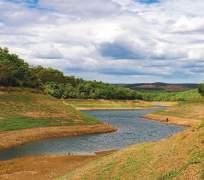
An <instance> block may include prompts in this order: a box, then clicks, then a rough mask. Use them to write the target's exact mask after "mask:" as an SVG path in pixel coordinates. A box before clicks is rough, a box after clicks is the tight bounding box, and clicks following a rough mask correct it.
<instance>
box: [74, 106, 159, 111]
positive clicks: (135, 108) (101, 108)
mask: <svg viewBox="0 0 204 180" xmlns="http://www.w3.org/2000/svg"><path fill="white" fill-rule="evenodd" d="M75 108H76V109H77V110H79V111H89V110H102V111H103V110H107V111H108V110H110V111H111V110H118V111H120V110H143V109H144V110H145V109H153V108H156V107H154V106H152V107H130V108H117V107H116V108H114V107H110V108H109V107H94V108H77V107H75Z"/></svg>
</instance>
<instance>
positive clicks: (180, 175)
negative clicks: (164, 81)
mask: <svg viewBox="0 0 204 180" xmlns="http://www.w3.org/2000/svg"><path fill="white" fill-rule="evenodd" d="M198 107H199V111H198V109H197V108H196V104H195V103H193V104H192V103H189V104H179V105H177V106H175V107H172V108H170V109H169V110H167V111H165V112H159V114H165V115H174V116H176V114H177V113H178V114H179V118H178V119H177V120H182V117H183V118H189V119H190V117H192V116H193V115H194V118H196V115H197V114H199V115H201V114H203V110H204V104H202V103H198ZM202 117H204V116H202V115H201V116H199V118H198V119H199V120H201V119H202ZM59 179H68V180H69V179H70V180H75V179H76V180H80V179H87V180H89V179H90V180H112V179H113V180H123V179H128V180H137V179H138V180H170V179H179V180H200V179H201V180H202V179H204V125H203V124H197V126H194V127H191V128H188V129H187V130H185V131H184V132H181V133H178V134H176V135H174V136H172V137H170V138H168V139H165V140H162V141H160V142H152V143H144V144H140V145H133V146H130V147H128V148H126V149H124V150H121V151H118V152H116V153H114V154H112V155H109V156H108V157H104V158H101V159H99V160H95V161H93V162H90V163H88V164H87V165H85V166H83V167H80V168H78V169H76V170H74V171H71V172H69V173H68V174H67V175H65V176H64V177H62V178H59Z"/></svg>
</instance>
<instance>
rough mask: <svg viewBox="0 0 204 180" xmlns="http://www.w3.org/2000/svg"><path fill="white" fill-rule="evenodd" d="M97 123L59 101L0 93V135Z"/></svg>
mask: <svg viewBox="0 0 204 180" xmlns="http://www.w3.org/2000/svg"><path fill="white" fill-rule="evenodd" d="M97 123H100V121H99V120H97V119H96V118H94V117H92V116H89V115H86V114H84V113H82V112H79V111H77V110H76V109H75V108H73V107H72V106H71V105H65V104H64V103H63V101H62V100H58V99H55V98H53V97H50V96H47V95H43V94H41V93H33V92H32V91H31V90H25V89H24V90H17V91H0V132H1V131H9V130H17V129H27V128H36V127H50V126H70V125H86V124H87V125H88V124H97Z"/></svg>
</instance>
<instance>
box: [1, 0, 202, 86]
mask: <svg viewBox="0 0 204 180" xmlns="http://www.w3.org/2000/svg"><path fill="white" fill-rule="evenodd" d="M203 9H204V2H203V0H195V1H191V0H161V1H160V2H159V3H153V4H144V3H139V1H136V0H94V1H93V0H85V1H80V0H53V1H48V0H40V1H39V4H38V5H36V6H35V7H32V8H30V7H28V6H26V5H25V4H20V3H11V2H8V1H6V0H4V1H1V2H0V15H1V19H0V27H1V28H0V44H1V45H2V46H7V47H9V48H10V49H11V50H12V51H13V52H16V53H18V54H20V55H21V56H22V57H23V58H25V59H26V60H27V61H28V62H29V63H31V64H35V65H36V64H41V65H44V66H52V67H56V68H60V69H61V70H64V71H65V72H66V73H67V74H69V73H70V74H76V75H79V74H81V76H83V77H84V78H88V79H93V78H95V79H99V80H105V81H108V80H109V81H111V82H119V81H123V82H126V81H129V82H137V81H140V82H143V81H148V82H149V81H179V82H181V81H185V82H186V81H195V80H196V81H201V80H202V79H203V78H202V75H203V74H204V73H203V72H202V71H201V70H200V69H199V68H197V66H199V64H203V63H204V53H203V52H204V11H203ZM106 44H107V45H111V46H107V47H112V48H113V49H114V45H117V46H118V45H120V46H119V47H120V48H118V47H117V48H118V49H117V48H115V49H116V50H119V51H122V52H123V53H124V54H122V55H121V53H115V54H114V53H113V52H111V51H108V50H107V51H106V55H104V54H103V53H101V46H104V45H106ZM121 48H123V49H121ZM108 53H109V54H108ZM111 53H112V54H111ZM125 53H131V55H132V56H130V54H129V55H128V54H125ZM116 55H117V58H113V56H116ZM119 55H120V56H121V57H118V56H119ZM111 57H112V58H111ZM130 57H131V58H130ZM133 57H135V58H133ZM197 63H198V64H197ZM192 64H196V67H192V66H191V65H192ZM192 72H193V73H192ZM186 75H190V76H191V77H190V78H188V79H186V78H184V77H185V76H186ZM118 76H120V78H117V77H118ZM198 77H199V78H198Z"/></svg>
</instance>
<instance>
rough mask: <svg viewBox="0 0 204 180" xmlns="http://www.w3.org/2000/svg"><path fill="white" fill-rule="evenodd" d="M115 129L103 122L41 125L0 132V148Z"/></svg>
mask: <svg viewBox="0 0 204 180" xmlns="http://www.w3.org/2000/svg"><path fill="white" fill-rule="evenodd" d="M115 131H117V129H116V128H114V127H112V126H111V125H108V124H105V123H102V124H96V125H77V126H58V127H43V128H32V129H23V130H15V131H7V132H1V133H0V139H1V141H0V150H4V149H9V148H12V147H15V146H19V145H23V144H26V143H29V142H33V141H39V140H44V139H50V138H60V137H69V136H79V135H88V134H100V133H111V132H115Z"/></svg>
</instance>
